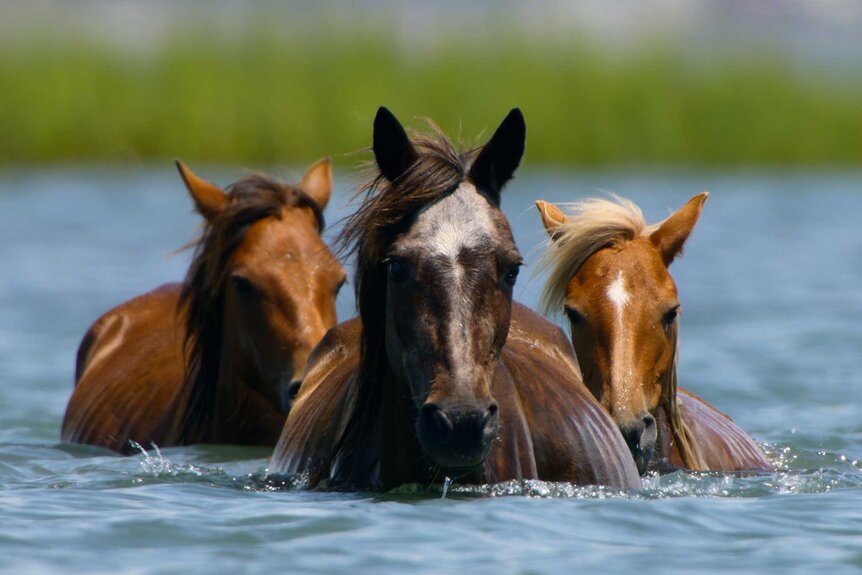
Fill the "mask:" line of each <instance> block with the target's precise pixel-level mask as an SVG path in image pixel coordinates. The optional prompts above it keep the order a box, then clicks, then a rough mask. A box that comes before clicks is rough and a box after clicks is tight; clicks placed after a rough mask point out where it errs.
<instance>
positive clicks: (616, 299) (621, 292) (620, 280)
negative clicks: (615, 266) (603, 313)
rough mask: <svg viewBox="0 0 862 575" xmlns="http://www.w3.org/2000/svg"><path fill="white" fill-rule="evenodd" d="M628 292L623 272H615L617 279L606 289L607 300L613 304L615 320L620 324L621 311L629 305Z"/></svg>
mask: <svg viewBox="0 0 862 575" xmlns="http://www.w3.org/2000/svg"><path fill="white" fill-rule="evenodd" d="M629 298H630V296H629V292H628V291H626V279H625V276H623V270H620V271H618V272H617V277H616V279H615V280H614V281H613V283H612V284H611V285H610V287H608V299H610V300H611V302H613V304H614V306H615V307H616V309H617V319H618V320H619V321H620V322H622V318H623V309H624V308H625V307H626V305H627V304H628V303H629Z"/></svg>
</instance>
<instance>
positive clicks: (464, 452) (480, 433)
mask: <svg viewBox="0 0 862 575" xmlns="http://www.w3.org/2000/svg"><path fill="white" fill-rule="evenodd" d="M499 428H500V417H499V414H498V407H497V403H496V402H491V403H490V404H489V405H488V406H487V407H486V408H485V409H455V408H451V409H445V408H443V407H441V406H440V405H438V404H436V403H425V404H424V405H423V406H422V407H421V408H420V409H419V415H418V417H417V420H416V432H417V435H418V437H419V443H420V444H421V445H422V449H423V450H424V451H425V453H426V454H427V455H428V457H429V458H430V459H431V460H432V462H433V463H435V464H436V465H439V466H440V467H444V468H449V469H467V468H471V467H476V466H477V465H480V464H481V463H482V462H483V461H484V460H485V456H486V455H487V454H488V449H489V448H490V446H491V441H492V440H493V439H494V438H495V437H496V436H497V432H498V430H499Z"/></svg>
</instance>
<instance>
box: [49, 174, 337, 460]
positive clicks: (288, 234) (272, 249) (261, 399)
mask: <svg viewBox="0 0 862 575" xmlns="http://www.w3.org/2000/svg"><path fill="white" fill-rule="evenodd" d="M177 167H178V168H179V171H180V175H181V176H182V178H183V181H184V182H185V185H186V187H187V188H188V191H189V193H190V194H191V197H192V199H193V200H194V203H195V206H196V207H197V210H198V212H200V214H201V215H202V216H203V217H204V219H205V226H204V230H203V234H202V237H201V239H200V240H199V241H198V243H197V247H196V250H195V254H194V258H193V261H192V263H191V266H190V268H189V271H188V274H187V276H186V280H185V283H183V284H182V285H179V284H169V285H165V286H162V287H160V288H158V289H156V290H154V291H151V292H149V293H146V294H144V295H142V296H139V297H137V298H135V299H133V300H131V301H128V302H126V303H123V304H121V305H120V306H118V307H116V308H114V309H112V310H111V311H109V312H107V313H106V314H105V315H103V316H102V317H101V318H99V319H98V320H97V321H96V322H95V323H94V324H93V325H92V326H91V327H90V329H89V331H88V332H87V333H86V335H85V336H84V338H83V340H82V342H81V346H80V348H79V350H78V361H77V366H76V376H75V379H76V384H75V390H74V392H73V393H72V397H71V399H70V401H69V405H68V407H67V409H66V416H65V418H64V420H63V428H62V438H63V440H64V441H71V442H76V443H88V444H94V445H101V446H104V447H108V448H110V449H113V450H115V451H120V452H124V453H128V452H130V451H131V450H133V449H134V448H135V444H139V445H142V446H144V447H147V448H149V447H150V446H151V445H154V444H155V445H158V446H170V445H188V444H194V443H234V444H247V445H266V446H272V445H275V442H276V441H277V439H278V436H279V434H280V433H281V428H282V426H283V425H284V421H285V418H286V412H287V410H288V408H289V403H290V399H291V394H292V393H295V390H296V388H297V387H298V382H299V381H300V380H301V378H302V373H303V368H304V366H305V362H306V359H307V358H308V355H309V353H310V352H311V350H312V348H313V347H314V345H315V344H317V342H318V341H319V340H320V338H321V337H323V334H324V333H325V332H326V330H327V329H328V328H329V327H331V326H333V325H334V324H335V323H336V316H335V296H336V294H337V292H338V289H339V288H340V286H341V285H342V284H343V283H344V279H345V274H344V270H343V269H342V267H341V265H340V264H339V262H338V261H337V260H336V259H335V257H334V256H333V255H332V253H331V252H330V251H329V249H328V248H327V247H326V245H325V244H324V242H323V240H322V239H321V237H320V232H321V230H322V229H323V225H324V224H323V216H322V210H323V209H324V208H325V207H326V204H327V202H328V201H329V197H330V193H331V189H332V171H331V167H330V162H329V160H328V159H326V160H322V161H320V162H318V163H317V164H315V165H314V166H312V167H311V168H310V169H309V170H308V172H307V173H306V174H305V176H304V177H303V179H302V182H301V183H300V184H299V185H298V186H291V185H288V184H285V183H282V182H280V181H276V180H273V179H270V178H268V177H265V176H262V175H253V176H248V177H246V178H244V179H242V180H240V181H238V182H236V183H235V184H233V185H232V186H230V187H229V188H228V189H227V191H222V190H221V189H220V188H218V187H217V186H216V185H214V184H212V183H209V182H207V181H205V180H202V179H201V178H199V177H197V176H196V175H195V174H193V173H192V172H191V170H189V169H188V168H187V167H185V166H184V165H183V164H182V163H180V162H177Z"/></svg>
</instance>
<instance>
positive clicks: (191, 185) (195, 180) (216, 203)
mask: <svg viewBox="0 0 862 575" xmlns="http://www.w3.org/2000/svg"><path fill="white" fill-rule="evenodd" d="M176 164H177V170H179V172H180V176H181V177H182V178H183V182H184V183H185V184H186V189H187V190H188V191H189V195H191V197H192V200H194V202H195V208H197V210H198V212H199V213H200V215H202V216H203V217H204V218H206V219H208V220H209V219H212V218H213V217H215V216H216V214H218V213H219V212H220V211H221V210H222V208H223V207H224V205H225V204H226V203H227V194H225V193H224V192H223V191H222V189H221V188H220V187H218V186H217V185H215V184H213V183H210V182H208V181H206V180H204V179H202V178H199V177H197V176H196V175H195V174H194V172H192V171H191V170H190V169H189V168H188V166H186V165H185V164H184V163H182V162H181V161H179V160H177V161H176Z"/></svg>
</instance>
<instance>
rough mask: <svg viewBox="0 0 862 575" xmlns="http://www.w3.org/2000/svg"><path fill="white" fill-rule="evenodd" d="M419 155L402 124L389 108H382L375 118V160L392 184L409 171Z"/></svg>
mask: <svg viewBox="0 0 862 575" xmlns="http://www.w3.org/2000/svg"><path fill="white" fill-rule="evenodd" d="M417 157H418V154H416V149H415V148H413V144H411V143H410V138H408V137H407V132H405V131H404V127H403V126H401V122H399V121H398V119H397V118H396V117H395V116H394V115H393V114H392V112H390V111H389V110H388V109H387V108H385V107H383V106H380V108H378V110H377V115H376V116H375V117H374V159H375V160H376V161H377V167H379V168H380V173H381V174H383V177H385V178H386V179H387V180H389V181H390V182H392V181H395V180H397V179H398V178H399V177H400V176H401V174H403V173H404V172H406V171H407V168H409V167H410V166H411V165H412V164H413V162H415V161H416V158H417Z"/></svg>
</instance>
